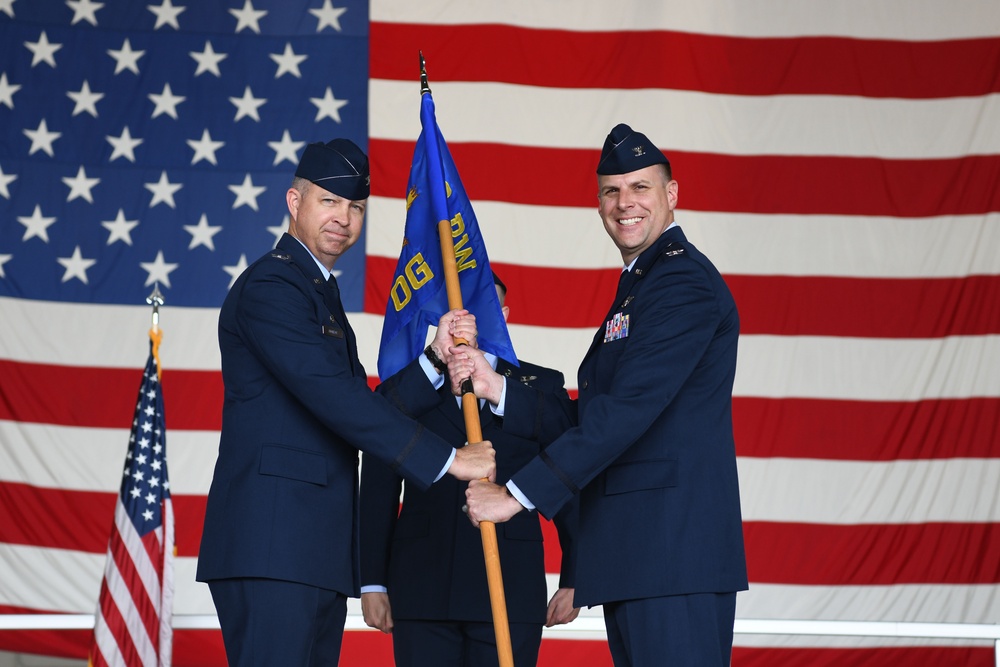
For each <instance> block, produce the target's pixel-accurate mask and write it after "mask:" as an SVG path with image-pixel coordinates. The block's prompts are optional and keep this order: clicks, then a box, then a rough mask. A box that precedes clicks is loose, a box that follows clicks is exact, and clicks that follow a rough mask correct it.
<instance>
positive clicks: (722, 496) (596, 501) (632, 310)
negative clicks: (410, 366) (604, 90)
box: [449, 124, 747, 667]
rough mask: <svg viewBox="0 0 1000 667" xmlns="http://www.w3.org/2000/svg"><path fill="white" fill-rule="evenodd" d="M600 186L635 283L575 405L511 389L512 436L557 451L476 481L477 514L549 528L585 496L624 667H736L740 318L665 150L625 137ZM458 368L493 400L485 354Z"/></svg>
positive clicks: (594, 581)
mask: <svg viewBox="0 0 1000 667" xmlns="http://www.w3.org/2000/svg"><path fill="white" fill-rule="evenodd" d="M597 173H598V200H599V211H600V215H601V218H602V220H603V222H604V227H605V230H606V231H607V233H608V234H609V235H610V236H611V239H612V240H613V241H614V243H615V245H616V246H617V247H618V249H619V250H620V251H621V255H622V260H623V262H624V264H625V269H626V270H627V273H625V274H623V276H622V280H621V283H620V286H619V290H618V293H617V295H616V296H615V299H614V301H613V302H612V304H611V306H610V308H609V309H608V314H607V316H606V319H605V323H604V325H603V326H601V327H600V329H599V330H598V331H597V333H596V335H595V336H594V340H593V342H592V344H591V346H590V349H589V350H588V351H587V354H586V356H585V357H584V359H583V362H582V363H581V365H580V369H579V374H578V387H579V398H578V401H577V402H576V405H575V406H573V405H571V404H568V403H567V402H566V401H554V400H552V399H551V397H547V396H543V395H541V394H539V393H538V392H532V390H531V389H530V388H527V387H520V386H517V384H516V383H507V387H506V389H507V395H506V401H505V405H504V415H505V417H504V429H505V430H508V429H510V430H512V431H515V432H519V433H523V434H533V435H534V436H536V437H542V438H546V437H555V440H554V442H552V443H551V444H550V445H549V446H548V447H546V448H545V450H544V451H543V452H542V453H541V454H540V455H539V456H537V457H535V458H534V459H533V460H532V461H530V462H529V463H528V464H527V465H525V466H524V467H522V468H521V469H520V470H519V471H518V472H516V473H514V475H513V476H512V477H511V479H510V481H509V482H508V483H507V484H506V485H505V486H496V485H494V484H490V483H487V482H477V481H473V482H471V483H470V485H469V490H468V493H467V499H468V508H469V516H470V518H471V519H472V520H473V522H474V523H475V522H477V521H479V520H491V521H504V520H506V519H508V518H509V517H511V516H513V515H515V514H517V513H518V512H521V511H523V510H525V508H527V509H529V510H531V509H537V510H538V511H539V512H541V513H542V514H543V515H544V516H552V515H553V514H554V513H555V512H557V511H558V510H559V509H560V508H561V507H563V505H564V504H565V503H567V502H569V501H570V499H571V498H573V497H574V496H579V498H580V508H579V512H580V529H579V536H578V549H577V569H576V598H575V604H576V605H577V606H584V605H586V606H593V605H603V608H604V617H605V624H606V626H607V631H608V643H609V647H610V649H611V654H612V657H613V659H614V663H615V665H617V666H618V667H626V666H628V667H663V666H664V665H685V666H686V665H691V666H697V667H709V666H725V665H728V664H729V662H730V654H731V652H732V642H733V624H734V621H735V609H736V592H737V591H740V590H745V589H746V588H747V573H746V558H745V554H744V547H743V532H742V522H741V515H740V499H739V486H738V481H737V468H736V452H735V445H734V442H733V425H732V389H733V380H734V377H735V373H736V346H737V340H738V337H739V318H738V316H737V312H736V305H735V303H734V301H733V297H732V295H731V294H730V292H729V289H728V288H727V287H726V284H725V282H724V281H723V279H722V276H721V275H720V274H719V272H718V271H717V270H716V268H715V267H714V266H713V265H712V263H711V262H710V261H709V260H708V258H707V257H705V255H703V254H702V253H701V252H699V251H698V249H697V248H695V247H694V246H693V245H692V244H691V243H690V242H689V241H688V240H687V239H686V238H685V236H684V233H683V232H682V231H681V229H680V227H678V226H677V225H676V224H675V222H674V207H675V206H676V204H677V182H676V181H675V180H673V177H672V174H671V171H670V164H669V162H668V161H667V158H666V157H665V156H664V155H663V153H662V152H660V150H659V149H658V148H657V147H656V145H655V144H654V143H653V142H651V141H650V140H649V139H648V138H647V137H646V136H644V135H643V134H641V133H639V132H635V131H633V130H632V129H631V128H630V127H629V126H628V125H624V124H621V125H618V126H616V127H615V128H614V129H612V131H611V133H610V134H609V135H608V137H607V140H606V141H605V144H604V148H603V150H602V153H601V160H600V163H599V164H598V167H597ZM449 370H450V371H451V372H452V373H454V374H456V375H458V376H459V377H468V376H469V375H470V374H472V377H473V383H474V385H475V387H476V393H477V395H495V394H496V393H497V390H496V385H497V383H498V379H497V376H496V375H495V374H492V372H491V371H490V370H489V369H488V367H484V365H483V363H482V360H481V358H479V357H478V356H477V355H476V354H475V353H474V351H466V352H463V353H461V354H460V356H456V357H455V358H453V360H452V363H451V365H450V366H449ZM539 406H540V407H539ZM574 408H575V410H576V413H574ZM559 433H561V435H558V437H556V434H559Z"/></svg>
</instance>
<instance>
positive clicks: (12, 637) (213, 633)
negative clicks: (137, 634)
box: [0, 605, 392, 667]
mask: <svg viewBox="0 0 1000 667" xmlns="http://www.w3.org/2000/svg"><path fill="white" fill-rule="evenodd" d="M54 613H58V612H56V611H46V610H41V609H28V608H25V607H11V606H5V605H0V614H54ZM356 634H361V633H353V632H352V633H348V635H347V637H345V638H344V645H345V646H346V645H347V643H348V638H349V637H350V636H351V635H356ZM372 634H376V633H372ZM92 639H93V632H92V631H91V630H10V631H4V632H0V650H2V651H10V652H16V653H38V651H39V647H44V648H45V655H49V656H57V657H63V658H78V659H84V660H85V659H86V658H87V653H88V651H89V650H90V644H91V641H92ZM390 641H391V640H390ZM173 658H174V659H173V664H174V665H175V667H221V666H223V665H225V664H226V652H225V648H224V647H223V645H222V633H221V632H220V631H219V630H178V631H176V632H174V652H173ZM345 664H346V663H345ZM357 664H364V663H357ZM384 664H385V665H387V667H389V666H391V665H392V663H391V662H387V663H384Z"/></svg>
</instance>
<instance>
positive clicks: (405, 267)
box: [378, 92, 517, 379]
mask: <svg viewBox="0 0 1000 667" xmlns="http://www.w3.org/2000/svg"><path fill="white" fill-rule="evenodd" d="M420 125H421V128H422V130H421V132H420V137H419V138H418V139H417V145H416V148H415V149H414V151H413V166H412V167H411V168H410V178H409V181H408V185H407V192H406V229H405V232H404V237H403V248H402V250H401V251H400V254H399V262H398V263H397V264H396V272H395V273H394V274H393V282H392V287H391V288H390V291H389V301H388V302H387V303H386V308H385V323H384V324H383V326H382V344H381V347H380V348H379V355H378V373H379V377H381V378H382V379H385V378H387V377H389V376H391V375H392V374H393V373H395V372H397V371H398V370H400V369H401V368H403V367H404V366H406V364H408V363H409V362H410V361H412V360H413V359H414V358H416V357H417V356H418V355H419V354H420V352H421V350H423V348H424V345H425V344H426V339H427V327H428V326H436V325H437V322H438V319H439V318H440V317H441V315H443V314H444V313H445V312H447V311H448V292H447V289H446V287H445V279H444V264H443V262H442V254H441V242H440V238H439V235H438V222H439V221H440V220H449V221H450V222H451V236H452V243H453V245H454V248H455V263H456V265H457V268H458V279H459V283H460V284H461V287H462V303H463V306H464V307H465V308H466V309H468V310H469V311H470V312H471V313H473V314H474V315H475V316H476V325H477V327H478V330H479V347H480V349H482V350H484V351H485V352H490V353H492V354H495V355H496V356H498V357H501V358H503V359H505V360H507V361H509V362H510V363H512V364H515V365H516V364H517V357H516V356H515V354H514V349H513V345H512V344H511V342H510V335H509V334H508V332H507V324H506V322H505V321H504V318H503V313H502V312H501V311H500V301H499V299H498V297H497V293H496V289H495V288H494V284H493V272H492V269H491V268H490V260H489V258H488V257H487V256H486V244H485V242H484V241H483V237H482V235H481V234H480V233H479V223H478V222H477V221H476V214H475V212H473V210H472V204H471V203H470V202H469V197H468V195H466V193H465V188H464V187H462V181H461V179H459V177H458V170H457V169H456V168H455V162H454V161H453V160H452V158H451V153H450V152H449V151H448V145H447V144H446V143H445V140H444V137H443V136H441V131H440V129H439V128H438V125H437V120H436V119H435V117H434V99H433V98H432V97H431V94H430V92H426V93H424V94H423V95H421V99H420Z"/></svg>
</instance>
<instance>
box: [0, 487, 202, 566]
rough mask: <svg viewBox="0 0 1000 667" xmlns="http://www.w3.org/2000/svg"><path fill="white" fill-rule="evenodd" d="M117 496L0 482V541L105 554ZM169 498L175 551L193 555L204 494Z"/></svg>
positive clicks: (199, 536)
mask: <svg viewBox="0 0 1000 667" xmlns="http://www.w3.org/2000/svg"><path fill="white" fill-rule="evenodd" d="M117 497H118V494H117V493H100V492H96V491H72V490H69V489H53V488H41V487H37V486H31V485H29V484H18V483H15V482H0V543H9V544H26V545H31V546H36V547H45V548H51V549H70V550H72V551H84V552H87V553H95V554H103V553H105V552H106V551H107V548H108V527H109V526H110V525H111V524H112V523H113V521H114V518H113V515H114V506H115V501H116V499H117ZM171 498H172V500H173V503H174V516H175V517H176V531H177V532H176V535H175V543H176V546H177V555H178V556H197V555H198V547H199V545H200V544H201V530H202V524H204V522H205V502H206V496H201V495H173V496H171ZM15 508H16V509H15ZM15 515H16V516H15Z"/></svg>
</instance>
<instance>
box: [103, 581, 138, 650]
mask: <svg viewBox="0 0 1000 667" xmlns="http://www.w3.org/2000/svg"><path fill="white" fill-rule="evenodd" d="M98 603H99V607H98V613H99V614H100V615H101V617H103V618H104V624H105V625H106V626H107V632H109V633H111V637H112V638H113V639H114V640H115V643H116V644H117V645H118V650H119V651H121V654H122V659H123V661H124V663H125V664H126V665H141V664H142V660H141V658H140V657H139V654H138V652H137V651H136V648H135V641H133V639H132V635H131V633H130V632H129V630H128V626H127V625H126V624H125V618H124V615H123V613H122V610H121V609H119V608H118V605H116V604H115V601H114V599H113V598H112V597H111V594H110V593H109V592H108V580H107V579H106V578H105V579H102V580H101V592H100V596H99V597H98ZM95 627H96V625H95ZM97 650H99V648H97V647H95V651H97ZM105 661H109V660H108V656H105Z"/></svg>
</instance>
